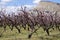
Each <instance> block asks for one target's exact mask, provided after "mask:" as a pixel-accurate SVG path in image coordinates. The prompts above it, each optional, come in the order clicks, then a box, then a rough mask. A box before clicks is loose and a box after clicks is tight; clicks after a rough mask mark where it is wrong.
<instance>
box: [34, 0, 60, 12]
mask: <svg viewBox="0 0 60 40" xmlns="http://www.w3.org/2000/svg"><path fill="white" fill-rule="evenodd" d="M35 9H43V10H48V11H60V4H59V3H55V2H49V1H41V2H40V3H39V4H38V5H37V6H36V8H35Z"/></svg>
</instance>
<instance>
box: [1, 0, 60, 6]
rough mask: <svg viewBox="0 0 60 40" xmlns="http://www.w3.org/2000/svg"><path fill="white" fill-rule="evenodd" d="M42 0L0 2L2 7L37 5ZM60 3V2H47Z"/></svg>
mask: <svg viewBox="0 0 60 40" xmlns="http://www.w3.org/2000/svg"><path fill="white" fill-rule="evenodd" d="M39 1H41V0H0V6H23V5H26V6H27V5H28V6H29V5H35V4H37V3H38V2H39ZM45 1H52V2H57V3H60V0H45Z"/></svg>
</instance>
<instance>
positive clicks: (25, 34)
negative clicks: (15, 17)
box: [0, 27, 60, 40]
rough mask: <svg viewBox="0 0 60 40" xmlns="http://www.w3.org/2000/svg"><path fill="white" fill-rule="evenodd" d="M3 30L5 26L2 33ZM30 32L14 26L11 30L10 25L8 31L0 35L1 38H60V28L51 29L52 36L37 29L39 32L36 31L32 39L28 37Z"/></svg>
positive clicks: (54, 39) (33, 39) (57, 39)
mask: <svg viewBox="0 0 60 40" xmlns="http://www.w3.org/2000/svg"><path fill="white" fill-rule="evenodd" d="M2 31H3V28H0V34H1V32H2ZM29 33H30V32H28V31H27V30H24V29H21V33H18V31H17V30H16V29H15V28H14V30H13V31H11V30H10V29H9V28H8V27H7V28H6V32H4V33H3V35H2V36H1V37H0V40H60V32H59V31H58V30H56V29H55V30H52V31H51V30H50V36H48V35H47V34H46V32H44V31H43V29H42V28H40V29H39V30H38V31H37V34H36V33H34V34H33V35H32V38H31V39H28V34H29Z"/></svg>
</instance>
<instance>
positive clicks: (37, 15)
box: [0, 7, 60, 38]
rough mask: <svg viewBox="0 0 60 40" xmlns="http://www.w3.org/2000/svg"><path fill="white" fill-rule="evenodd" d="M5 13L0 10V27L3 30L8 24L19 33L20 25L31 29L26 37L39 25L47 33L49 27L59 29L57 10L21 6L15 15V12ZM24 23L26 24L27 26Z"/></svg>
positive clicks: (59, 22)
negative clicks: (31, 8)
mask: <svg viewBox="0 0 60 40" xmlns="http://www.w3.org/2000/svg"><path fill="white" fill-rule="evenodd" d="M5 13H6V12H5V11H2V10H1V11H0V27H3V28H4V31H5V30H6V27H7V26H8V27H9V28H10V29H11V30H13V29H14V27H15V28H16V29H17V30H18V32H19V33H21V31H20V29H21V27H22V28H24V29H25V30H28V31H31V33H30V34H29V35H28V38H31V36H32V35H33V34H34V33H36V31H37V30H38V29H39V28H40V27H41V28H42V29H43V30H44V31H46V33H47V34H48V35H49V30H50V29H54V28H56V29H58V30H60V28H59V25H60V15H59V13H57V11H55V12H50V11H45V10H43V11H41V10H37V9H34V10H26V7H25V8H21V10H19V12H17V15H15V13H12V14H11V15H10V14H8V15H6V14H5ZM26 25H28V27H27V26H26ZM26 28H28V29H26Z"/></svg>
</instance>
